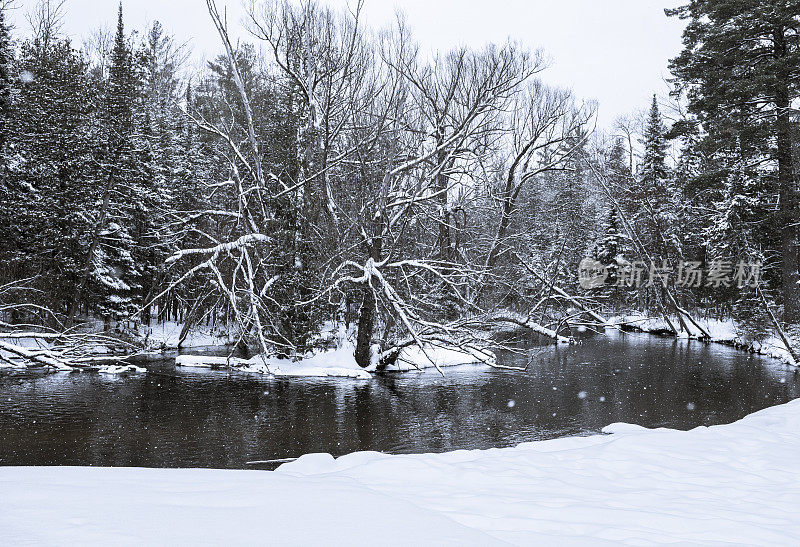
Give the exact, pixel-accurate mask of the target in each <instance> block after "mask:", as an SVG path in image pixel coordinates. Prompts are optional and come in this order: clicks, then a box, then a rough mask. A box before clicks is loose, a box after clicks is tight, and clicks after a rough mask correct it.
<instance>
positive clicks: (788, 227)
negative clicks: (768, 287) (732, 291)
mask: <svg viewBox="0 0 800 547" xmlns="http://www.w3.org/2000/svg"><path fill="white" fill-rule="evenodd" d="M785 56H786V38H785V36H784V29H782V28H779V29H776V31H775V57H776V58H783V57H785ZM782 76H783V75H779V78H778V86H777V89H776V93H775V107H776V109H777V124H776V129H777V159H778V187H779V192H780V210H779V211H778V218H779V221H778V229H779V230H780V233H781V254H782V259H783V260H782V271H781V274H782V278H783V279H782V281H783V322H784V323H785V324H787V325H790V324H793V323H797V322H798V319H800V288H799V287H798V285H797V282H798V260H797V251H798V247H797V228H796V227H795V226H794V224H795V222H794V221H795V218H794V216H795V214H796V211H797V192H796V189H795V177H794V157H793V152H792V135H791V133H792V122H791V119H790V113H789V109H790V107H791V100H790V98H789V88H788V85H787V78H785V77H782Z"/></svg>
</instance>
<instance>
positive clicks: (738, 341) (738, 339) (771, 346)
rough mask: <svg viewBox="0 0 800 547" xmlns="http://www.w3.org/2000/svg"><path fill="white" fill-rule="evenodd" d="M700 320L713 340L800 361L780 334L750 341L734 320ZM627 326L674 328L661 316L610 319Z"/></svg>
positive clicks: (657, 330)
mask: <svg viewBox="0 0 800 547" xmlns="http://www.w3.org/2000/svg"><path fill="white" fill-rule="evenodd" d="M670 321H673V325H675V326H677V325H678V324H679V323H678V319H677V318H672V317H671V318H670ZM695 321H697V323H698V324H699V325H700V326H701V327H703V329H705V331H706V332H707V333H708V334H709V335H710V336H711V342H715V343H719V344H725V345H727V346H733V347H736V348H739V349H743V350H746V351H752V352H753V353H757V354H759V355H766V356H768V357H773V358H775V359H780V360H781V361H783V362H784V363H787V364H789V365H793V366H797V365H798V363H795V362H794V359H793V358H792V356H791V354H790V353H789V352H788V351H787V350H786V346H784V344H783V341H782V340H781V339H780V338H779V337H777V336H770V337H769V338H767V339H766V340H764V341H761V342H759V341H757V340H748V339H745V338H744V337H743V336H741V335H740V334H739V333H738V331H737V329H736V325H735V324H734V322H733V320H731V319H728V320H724V321H720V320H717V319H695ZM622 325H627V326H631V327H634V328H636V329H637V330H641V331H642V332H647V333H662V332H665V331H668V330H670V329H669V326H668V325H667V323H666V321H664V319H663V318H661V317H647V316H645V315H624V316H616V317H612V318H610V319H609V325H607V326H610V327H619V326H622ZM689 328H690V329H692V330H693V333H692V334H693V335H694V336H699V335H700V334H701V333H700V332H697V328H696V327H694V326H693V325H689ZM680 336H682V337H687V336H688V335H687V334H686V333H685V332H682V333H681V334H680Z"/></svg>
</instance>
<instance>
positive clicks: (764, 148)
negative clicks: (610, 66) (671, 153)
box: [667, 0, 800, 323]
mask: <svg viewBox="0 0 800 547" xmlns="http://www.w3.org/2000/svg"><path fill="white" fill-rule="evenodd" d="M667 13H668V15H672V16H678V17H680V18H682V19H687V20H688V24H687V26H686V30H685V31H684V35H683V42H684V50H683V52H682V53H681V54H680V55H679V56H678V57H676V58H675V59H673V60H672V61H671V63H670V69H671V71H672V73H673V74H674V75H675V76H676V78H677V84H678V85H677V89H676V92H685V94H686V96H687V97H688V99H689V108H690V111H691V112H692V113H693V114H694V115H696V116H697V118H698V120H699V122H700V124H701V125H702V126H703V129H704V135H705V140H706V142H707V145H706V148H707V149H708V150H710V151H713V154H715V155H716V156H717V157H718V158H719V160H720V163H727V166H728V167H731V166H733V165H734V164H735V162H736V161H737V159H736V158H737V156H738V154H737V153H736V152H735V151H736V149H737V148H738V147H741V149H742V150H743V152H744V153H745V154H746V156H747V157H748V161H749V162H751V163H754V164H755V163H759V164H765V162H767V161H769V164H770V166H771V169H772V170H773V174H774V178H775V180H776V181H777V184H776V185H775V187H774V189H772V191H771V192H770V193H771V194H772V200H773V202H775V203H778V204H779V209H778V211H777V212H776V214H774V215H771V217H770V220H771V222H770V223H769V225H768V226H764V228H768V229H769V230H770V231H771V232H772V233H773V234H774V237H775V238H776V239H777V240H778V243H777V245H776V247H777V248H778V249H775V250H779V253H778V254H779V259H780V271H779V272H776V274H774V275H773V277H774V278H775V281H777V283H778V284H779V285H780V286H781V290H782V296H783V298H782V300H783V307H784V321H785V322H786V323H796V322H798V321H800V286H799V285H798V280H800V273H799V272H798V228H797V220H798V212H797V211H798V195H797V180H796V174H795V160H796V158H795V157H794V156H795V148H794V147H795V142H794V140H795V139H794V135H795V131H796V130H795V128H794V121H793V119H792V118H793V116H794V113H793V110H792V105H793V104H794V103H795V102H796V101H797V99H798V98H800V43H798V41H797V40H796V34H797V33H796V29H797V22H798V19H800V4H798V3H797V2H795V1H789V0H779V1H772V2H762V1H759V0H691V1H689V2H688V3H686V4H685V5H683V6H681V7H680V8H677V9H673V10H667ZM728 162H731V163H728Z"/></svg>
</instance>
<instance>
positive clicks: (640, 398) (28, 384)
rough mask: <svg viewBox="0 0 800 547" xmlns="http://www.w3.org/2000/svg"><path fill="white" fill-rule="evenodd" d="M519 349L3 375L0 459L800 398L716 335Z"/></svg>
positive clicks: (171, 453) (420, 440)
mask: <svg viewBox="0 0 800 547" xmlns="http://www.w3.org/2000/svg"><path fill="white" fill-rule="evenodd" d="M530 355H534V356H535V358H534V359H533V361H532V363H531V365H530V367H529V369H528V370H527V371H526V372H516V371H502V370H496V369H489V368H487V367H483V366H471V367H457V368H452V369H445V376H444V377H442V376H439V375H438V374H437V373H435V372H424V373H418V372H414V373H408V374H402V375H401V374H394V375H384V376H377V377H375V378H373V379H371V380H354V379H344V378H342V379H335V378H322V379H313V378H312V379H300V378H291V379H275V378H269V377H264V376H259V375H253V374H243V373H229V372H226V371H210V370H206V369H186V368H177V369H176V368H175V367H174V365H173V363H174V355H173V356H159V357H157V358H150V359H147V360H146V361H139V362H138V364H140V365H142V364H145V365H146V366H147V367H148V369H149V371H150V372H148V373H147V374H138V375H131V376H126V377H118V376H110V375H104V374H97V373H58V374H48V375H45V374H41V373H32V372H0V465H96V466H145V467H214V468H254V467H259V465H257V464H256V465H254V464H248V462H252V461H256V460H274V459H280V458H292V457H297V456H300V455H302V454H306V453H309V452H329V453H332V454H334V455H341V454H345V453H349V452H354V451H357V450H378V451H383V452H391V453H409V452H440V451H447V450H455V449H471V448H489V447H504V446H513V445H515V444H517V443H520V442H523V441H533V440H539V439H550V438H554V437H560V436H565V435H583V434H590V433H597V432H599V430H600V428H602V427H603V426H605V425H608V424H609V423H612V422H629V423H635V424H640V425H643V426H647V427H658V426H666V427H672V428H678V429H689V428H693V427H696V426H699V425H712V424H722V423H728V422H732V421H735V420H738V419H739V418H742V417H743V416H745V415H746V414H748V413H751V412H754V411H756V410H760V409H762V408H765V407H768V406H771V405H776V404H780V403H784V402H787V401H789V400H791V399H793V398H797V397H800V378H798V375H796V374H795V373H794V372H793V371H792V370H791V369H789V368H788V367H786V366H785V365H783V364H781V363H779V362H778V361H775V360H772V359H767V358H761V357H758V356H754V355H751V354H748V353H745V352H740V351H737V350H734V349H731V348H727V347H724V346H719V345H704V344H702V343H699V342H692V341H678V340H674V339H668V338H657V337H653V336H647V335H641V334H619V333H610V335H608V336H597V337H593V338H588V339H585V340H584V341H583V342H582V343H581V344H580V345H576V346H571V347H564V346H562V347H559V348H556V347H554V346H551V347H546V348H538V349H535V350H531V353H530ZM500 357H501V361H503V362H505V364H525V363H526V362H527V361H528V356H525V355H516V354H510V355H501V356H500ZM262 467H267V468H269V467H270V465H262ZM273 467H274V466H273Z"/></svg>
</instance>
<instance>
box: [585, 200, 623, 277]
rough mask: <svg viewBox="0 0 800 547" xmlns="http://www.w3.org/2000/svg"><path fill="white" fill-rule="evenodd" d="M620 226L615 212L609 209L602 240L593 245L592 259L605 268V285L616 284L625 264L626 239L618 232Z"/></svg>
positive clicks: (612, 208) (613, 209)
mask: <svg viewBox="0 0 800 547" xmlns="http://www.w3.org/2000/svg"><path fill="white" fill-rule="evenodd" d="M620 228H621V225H620V221H619V217H618V215H617V210H616V209H615V208H614V207H611V208H610V209H609V211H608V216H607V218H606V222H605V230H604V232H603V236H602V238H601V239H600V240H599V241H598V242H597V243H596V244H595V248H594V253H593V255H594V258H595V260H597V261H598V262H600V263H601V264H602V265H603V266H605V267H606V271H607V272H608V278H606V285H614V284H616V283H617V281H618V279H619V275H620V269H621V268H622V265H623V264H624V263H625V258H624V256H623V255H624V251H625V243H626V241H627V237H626V236H625V234H624V233H623V232H622V231H621V230H620Z"/></svg>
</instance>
